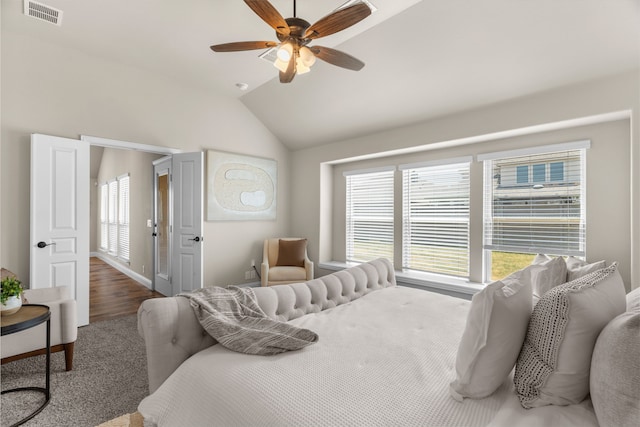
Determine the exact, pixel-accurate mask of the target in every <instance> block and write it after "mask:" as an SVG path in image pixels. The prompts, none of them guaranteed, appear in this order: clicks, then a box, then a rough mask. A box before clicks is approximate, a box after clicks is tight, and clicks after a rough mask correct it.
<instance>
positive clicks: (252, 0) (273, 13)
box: [211, 0, 371, 83]
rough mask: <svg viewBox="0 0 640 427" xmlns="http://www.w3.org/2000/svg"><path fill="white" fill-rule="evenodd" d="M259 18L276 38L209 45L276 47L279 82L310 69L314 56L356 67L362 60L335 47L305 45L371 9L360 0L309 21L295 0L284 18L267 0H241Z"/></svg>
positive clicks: (227, 48) (222, 47) (219, 47)
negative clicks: (298, 12)
mask: <svg viewBox="0 0 640 427" xmlns="http://www.w3.org/2000/svg"><path fill="white" fill-rule="evenodd" d="M244 2H245V3H246V4H247V6H249V7H250V8H251V9H252V10H253V11H254V12H255V13H256V14H257V15H258V16H259V17H260V18H262V19H263V20H264V21H265V22H266V23H267V24H269V25H270V26H271V27H272V28H273V29H274V30H276V37H277V38H278V40H280V43H278V42H275V41H248V42H234V43H223V44H217V45H213V46H211V49H212V50H213V51H214V52H238V51H243V50H254V49H268V48H273V47H278V51H277V59H276V61H275V63H274V65H275V66H276V68H278V69H279V70H280V82H281V83H289V82H291V81H292V80H293V78H294V77H295V75H296V74H304V73H307V72H309V71H310V67H311V66H312V65H313V64H314V62H315V60H316V58H320V59H322V60H323V61H325V62H328V63H329V64H333V65H337V66H338V67H342V68H347V69H349V70H354V71H358V70H360V69H362V67H364V62H362V61H360V60H359V59H357V58H354V57H353V56H351V55H348V54H346V53H344V52H341V51H339V50H336V49H331V48H328V47H324V46H308V44H309V43H311V42H312V41H313V40H315V39H318V38H320V37H325V36H328V35H331V34H334V33H337V32H339V31H342V30H344V29H346V28H348V27H350V26H352V25H354V24H356V23H358V22H360V21H362V20H363V19H364V18H366V17H367V16H369V15H371V9H370V8H369V6H367V5H366V4H365V3H363V2H361V1H359V2H357V3H355V4H353V5H351V6H348V7H345V8H342V9H338V10H336V11H334V12H332V13H330V14H329V15H327V16H325V17H324V18H322V19H320V20H319V21H318V22H316V23H315V24H313V25H311V24H309V23H308V22H307V21H305V20H304V19H301V18H298V17H297V16H296V0H293V18H287V19H285V18H283V17H282V15H280V13H279V12H278V11H277V10H276V8H275V7H273V5H272V4H271V3H269V1H268V0H244Z"/></svg>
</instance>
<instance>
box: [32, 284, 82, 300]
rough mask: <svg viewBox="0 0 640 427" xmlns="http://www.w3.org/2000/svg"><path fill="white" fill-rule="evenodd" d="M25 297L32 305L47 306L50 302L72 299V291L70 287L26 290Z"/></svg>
mask: <svg viewBox="0 0 640 427" xmlns="http://www.w3.org/2000/svg"><path fill="white" fill-rule="evenodd" d="M24 297H25V298H26V299H27V300H28V301H29V303H30V304H47V302H48V301H55V300H65V299H72V298H71V289H70V288H69V287H68V286H58V287H55V288H39V289H25V291H24Z"/></svg>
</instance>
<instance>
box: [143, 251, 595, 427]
mask: <svg viewBox="0 0 640 427" xmlns="http://www.w3.org/2000/svg"><path fill="white" fill-rule="evenodd" d="M254 291H255V295H256V297H257V300H258V302H259V304H260V307H261V308H262V309H263V310H264V312H265V313H266V315H267V316H269V317H270V318H272V319H276V320H280V321H285V322H288V323H290V324H292V325H295V326H298V327H301V328H306V329H309V330H312V331H314V332H316V333H317V334H318V336H319V340H318V342H317V343H315V344H313V345H309V346H308V347H305V348H303V349H300V350H297V351H290V352H285V353H282V354H278V355H273V356H256V355H250V354H242V353H238V352H234V351H231V350H228V349H226V348H225V347H223V346H222V345H219V344H216V343H215V340H213V338H211V337H210V336H209V335H208V334H207V333H206V332H204V330H203V329H202V327H201V326H200V325H199V323H198V321H197V320H196V317H195V315H194V314H193V310H192V308H191V307H190V306H189V303H188V301H187V299H186V298H183V297H173V298H164V299H153V300H148V301H145V302H144V303H143V304H142V306H141V308H140V310H139V312H138V317H139V323H138V325H139V326H138V327H139V330H140V333H141V335H142V336H143V337H144V339H145V344H146V347H147V360H148V370H149V386H150V395H149V396H148V397H147V398H145V399H144V400H143V401H142V402H141V403H140V405H139V408H138V410H139V412H140V413H141V414H142V415H143V417H144V419H145V426H159V427H163V426H341V425H343V426H538V425H539V426H542V425H544V426H553V425H558V426H598V425H599V424H598V420H597V418H596V415H595V411H594V408H593V405H592V403H591V400H590V399H589V398H586V399H584V400H582V401H580V402H579V403H577V404H572V405H564V406H558V405H549V406H543V407H540V408H535V409H524V408H523V407H522V406H521V404H520V401H519V400H518V397H517V396H516V393H515V392H514V380H513V375H514V373H513V370H511V368H509V371H510V372H508V373H507V376H506V377H505V378H504V379H503V380H501V381H500V382H499V384H498V387H497V389H496V390H495V391H494V392H492V393H491V394H490V395H489V396H487V397H484V398H465V399H463V400H462V401H458V400H456V399H454V398H452V394H451V392H450V385H451V383H452V381H453V380H454V379H456V376H457V375H459V373H457V372H456V370H457V367H456V356H457V352H458V349H459V347H460V342H461V339H462V338H463V332H464V331H465V330H466V327H467V318H468V317H469V312H470V309H471V302H470V301H467V300H462V299H458V298H454V297H449V296H445V295H441V294H437V293H432V292H427V291H423V290H417V289H412V288H407V287H400V286H396V281H395V276H394V272H393V268H392V266H391V264H390V263H389V261H387V260H384V259H381V260H376V261H372V262H370V263H364V264H361V265H359V266H356V267H353V268H350V269H347V270H344V271H341V272H337V273H334V274H331V275H328V276H324V277H321V278H319V279H314V280H312V281H309V282H305V283H297V284H292V285H280V286H276V287H271V288H257V289H255V290H254Z"/></svg>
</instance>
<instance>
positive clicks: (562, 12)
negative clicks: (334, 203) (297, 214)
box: [2, 0, 640, 150]
mask: <svg viewBox="0 0 640 427" xmlns="http://www.w3.org/2000/svg"><path fill="white" fill-rule="evenodd" d="M39 1H40V2H41V3H45V4H47V5H49V6H51V7H54V8H57V9H60V10H62V11H63V13H64V15H63V21H62V25H61V26H60V27H58V26H55V25H52V24H48V23H43V22H40V21H37V20H35V19H33V18H29V17H26V16H25V15H23V14H22V6H23V1H22V0H2V31H13V32H17V33H21V34H28V35H31V36H33V37H38V38H42V39H43V40H45V39H46V40H47V41H48V42H52V43H58V44H61V45H64V46H67V47H72V48H75V49H79V50H82V51H84V52H87V53H89V54H91V55H97V56H101V57H104V58H106V59H108V60H112V61H117V62H120V63H125V64H128V65H131V66H135V67H140V68H143V69H147V70H150V71H152V72H155V73H159V74H162V75H166V76H167V77H169V78H173V79H178V80H181V81H185V82H189V84H193V85H197V86H198V87H201V88H202V89H203V90H210V91H212V93H216V94H217V96H226V97H233V98H239V99H240V101H241V102H243V103H244V104H245V105H246V106H247V107H248V108H249V109H250V110H251V111H252V112H253V113H254V114H255V115H256V116H257V117H258V118H259V119H260V120H262V122H263V123H264V124H265V125H266V126H267V127H268V128H269V129H270V130H271V132H273V133H274V134H275V135H276V136H277V137H278V138H279V139H280V140H281V141H282V142H283V143H284V144H286V145H287V146H288V147H289V148H291V149H294V150H295V149H300V148H305V147H309V146H313V145H317V144H323V143H328V142H333V141H338V140H343V139H347V138H350V137H355V136H360V135H363V134H367V133H372V132H376V131H380V130H382V129H387V128H392V127H397V126H402V125H406V124H409V123H413V122H418V121H423V120H426V119H429V118H433V117H438V116H443V115H446V114H451V113H453V112H456V111H461V110H467V109H472V108H477V107H480V106H482V105H487V104H492V103H496V102H500V101H504V100H507V99H511V98H517V97H521V96H526V95H528V94H532V93H535V92H539V91H543V90H547V89H552V88H555V87H560V86H565V85H568V84H572V83H577V82H581V81H587V80H591V79H594V78H598V77H602V76H606V75H610V74H615V73H619V72H624V71H627V70H631V69H637V68H638V67H639V66H640V1H638V0H607V1H604V0H477V1H470V0H371V2H372V3H373V4H374V5H375V6H376V7H377V9H378V11H377V12H375V13H373V14H372V15H371V16H370V17H368V18H366V19H365V20H364V21H362V22H360V23H358V24H356V25H354V26H353V27H351V28H349V29H348V30H345V31H343V32H340V33H338V34H336V35H332V36H329V37H327V38H326V39H321V40H322V42H321V44H322V45H324V46H328V47H334V48H338V49H340V50H342V51H345V52H347V53H349V54H351V55H353V56H355V57H357V58H359V59H361V60H362V61H364V62H365V64H366V66H365V67H364V68H363V69H362V70H361V71H358V72H354V71H350V70H345V69H341V68H338V67H334V66H331V65H328V64H326V63H323V62H322V61H317V62H316V64H315V65H314V66H313V68H312V71H311V72H310V73H308V74H305V75H299V76H296V78H295V79H294V81H293V82H292V83H290V84H286V85H285V84H281V83H279V81H278V77H277V75H278V73H277V70H276V69H275V68H274V67H273V65H272V64H270V63H268V62H267V61H265V60H263V59H261V58H259V57H258V55H259V54H260V53H262V52H261V51H248V52H238V53H214V52H212V51H211V50H210V49H209V46H210V45H212V44H219V43H226V42H233V41H243V40H276V38H275V33H274V31H273V30H272V29H271V28H270V27H269V26H268V25H267V24H266V23H265V22H264V21H262V20H261V19H260V18H259V17H258V16H257V15H255V14H254V13H253V12H252V11H251V9H249V7H247V5H246V4H245V3H244V2H243V1H241V0H184V1H172V0H135V1H132V0H109V1H105V0H83V1H78V0H39ZM345 1H346V0H298V1H297V15H298V17H301V18H304V19H306V20H307V21H309V22H311V23H313V22H315V21H317V20H318V19H320V18H321V17H323V16H324V15H326V14H328V13H330V12H331V11H333V10H334V9H336V8H338V7H340V6H341V5H342V4H343V3H345ZM271 3H272V4H273V5H274V6H275V7H276V8H277V9H278V10H279V11H280V12H281V14H282V15H283V16H284V17H289V16H292V15H293V1H292V0H271ZM318 44H320V41H318ZM237 83H246V84H247V85H248V90H246V91H241V90H240V89H239V88H238V87H237V86H236V84H237Z"/></svg>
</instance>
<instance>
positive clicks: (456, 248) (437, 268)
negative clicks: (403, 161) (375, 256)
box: [400, 159, 471, 277]
mask: <svg viewBox="0 0 640 427" xmlns="http://www.w3.org/2000/svg"><path fill="white" fill-rule="evenodd" d="M470 160H471V159H468V160H466V161H464V162H462V163H453V164H444V165H433V166H423V167H412V166H410V165H408V166H401V167H400V168H401V169H403V185H402V188H403V205H404V206H403V222H402V227H403V233H402V246H403V250H402V267H403V268H404V269H411V270H420V271H426V272H432V273H440V274H447V275H452V276H460V277H469V164H470V163H469V162H470Z"/></svg>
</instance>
